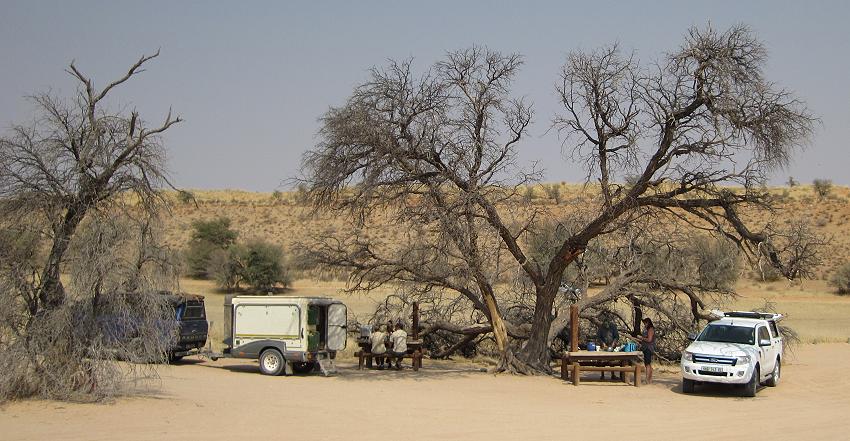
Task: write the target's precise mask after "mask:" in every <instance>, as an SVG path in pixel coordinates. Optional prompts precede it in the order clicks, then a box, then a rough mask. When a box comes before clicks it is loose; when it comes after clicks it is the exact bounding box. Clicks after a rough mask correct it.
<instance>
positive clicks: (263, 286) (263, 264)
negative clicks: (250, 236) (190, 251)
mask: <svg viewBox="0 0 850 441" xmlns="http://www.w3.org/2000/svg"><path fill="white" fill-rule="evenodd" d="M207 274H208V276H209V277H211V278H213V279H214V280H215V281H216V284H218V286H219V287H220V288H222V289H226V290H233V289H239V288H240V284H242V283H244V284H246V285H248V286H250V287H251V288H253V289H254V290H257V291H263V292H268V291H272V290H274V289H275V288H276V287H277V286H280V285H282V286H284V287H286V286H288V285H289V284H291V277H290V274H289V270H288V268H287V267H286V266H285V265H284V255H283V250H282V249H281V248H280V247H279V246H277V245H275V244H272V243H269V242H264V241H260V240H255V241H252V242H249V243H247V244H244V245H242V244H237V245H234V246H232V247H229V248H227V249H216V250H214V251H213V252H211V253H210V256H209V261H208V265H207Z"/></svg>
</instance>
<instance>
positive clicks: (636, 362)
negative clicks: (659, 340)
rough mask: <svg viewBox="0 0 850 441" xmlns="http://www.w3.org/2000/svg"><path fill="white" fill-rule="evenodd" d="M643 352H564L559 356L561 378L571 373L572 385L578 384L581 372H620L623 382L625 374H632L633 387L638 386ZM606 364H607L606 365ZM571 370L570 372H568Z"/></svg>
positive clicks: (568, 377) (641, 370) (625, 380)
mask: <svg viewBox="0 0 850 441" xmlns="http://www.w3.org/2000/svg"><path fill="white" fill-rule="evenodd" d="M642 362H643V353H642V352H639V351H635V352H606V351H577V352H565V353H564V355H563V356H562V357H561V378H562V379H563V380H565V381H569V379H570V375H572V381H573V385H575V386H578V385H579V382H580V380H581V378H580V377H581V372H582V371H585V372H588V371H590V372H606V371H608V372H621V373H622V374H623V382H624V383H626V382H628V380H627V378H626V375H625V374H627V373H631V374H633V375H634V385H635V387H640V377H641V372H643V363H642ZM606 365H607V366H606ZM570 371H572V372H570Z"/></svg>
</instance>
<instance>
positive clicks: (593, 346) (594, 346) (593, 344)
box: [587, 342, 596, 351]
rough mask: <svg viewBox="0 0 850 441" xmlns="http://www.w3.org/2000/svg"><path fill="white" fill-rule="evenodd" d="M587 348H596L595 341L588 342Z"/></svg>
mask: <svg viewBox="0 0 850 441" xmlns="http://www.w3.org/2000/svg"><path fill="white" fill-rule="evenodd" d="M587 350H588V351H595V350H596V343H593V342H590V343H588V344H587Z"/></svg>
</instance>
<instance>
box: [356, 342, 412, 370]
mask: <svg viewBox="0 0 850 441" xmlns="http://www.w3.org/2000/svg"><path fill="white" fill-rule="evenodd" d="M358 344H359V345H360V350H359V351H357V353H356V354H354V355H356V356H357V369H358V370H361V369H363V366H364V365H365V366H366V368H367V369H371V368H372V359H373V358H374V357H389V358H397V357H394V356H391V355H390V354H389V353H385V354H381V355H374V354H372V352H371V351H372V344H371V343H369V342H368V340H367V341H364V342H358ZM402 358H410V359H411V364H412V365H413V370H414V371H418V370H419V368H421V367H422V340H413V339H410V338H408V339H407V352H406V353H405V354H404V357H402Z"/></svg>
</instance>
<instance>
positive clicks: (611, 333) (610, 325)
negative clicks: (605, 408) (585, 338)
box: [596, 314, 620, 380]
mask: <svg viewBox="0 0 850 441" xmlns="http://www.w3.org/2000/svg"><path fill="white" fill-rule="evenodd" d="M596 339H597V341H598V342H599V346H600V350H603V351H613V350H614V347H616V346H617V341H618V340H619V339H620V333H619V332H618V331H617V325H616V324H614V318H613V317H612V316H611V314H605V315H603V316H602V323H601V324H600V325H599V328H598V329H597V331H596ZM600 378H602V379H603V380H604V379H605V372H604V371H603V372H602V376H601V377H600ZM615 378H616V374H615V373H611V379H615Z"/></svg>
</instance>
